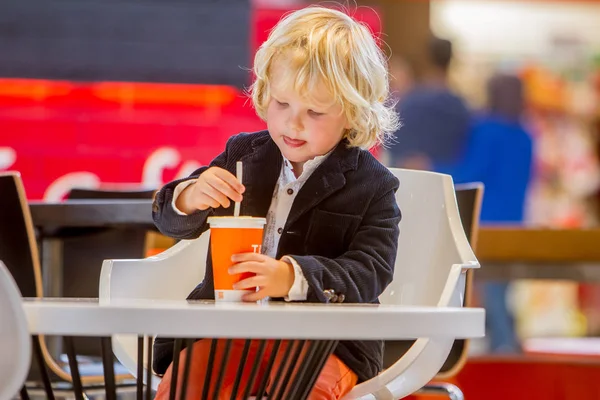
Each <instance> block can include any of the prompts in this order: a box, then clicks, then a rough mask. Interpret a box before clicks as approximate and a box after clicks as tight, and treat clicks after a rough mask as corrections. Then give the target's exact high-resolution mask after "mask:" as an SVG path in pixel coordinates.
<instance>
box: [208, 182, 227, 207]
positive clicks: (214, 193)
mask: <svg viewBox="0 0 600 400" xmlns="http://www.w3.org/2000/svg"><path fill="white" fill-rule="evenodd" d="M202 190H203V192H204V193H205V194H207V195H208V196H210V197H212V198H213V199H215V200H216V201H218V202H219V204H220V205H222V206H223V207H225V208H227V207H229V205H230V204H231V202H230V201H229V199H228V198H227V196H225V195H224V194H223V193H221V192H220V191H219V190H218V189H215V188H214V187H213V186H212V185H211V184H210V183H209V182H206V185H204V186H203V187H202Z"/></svg>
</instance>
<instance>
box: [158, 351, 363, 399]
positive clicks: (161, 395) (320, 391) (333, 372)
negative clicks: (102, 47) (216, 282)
mask: <svg viewBox="0 0 600 400" xmlns="http://www.w3.org/2000/svg"><path fill="white" fill-rule="evenodd" d="M211 342H212V340H210V339H204V340H200V341H197V342H195V343H194V347H193V350H192V360H191V364H190V375H189V379H188V387H187V396H186V397H185V398H186V400H187V399H194V400H196V399H200V398H201V397H202V389H203V387H204V379H205V376H206V366H207V365H208V357H209V354H210V346H211ZM224 342H225V341H224V340H218V345H217V351H216V355H215V359H214V363H213V365H214V366H215V368H214V369H213V371H212V375H211V388H210V392H209V398H212V393H213V392H214V385H215V381H216V380H217V376H218V374H219V367H220V366H221V363H222V360H223V356H224V354H223V353H224V352H225V343H224ZM244 342H245V341H244V340H233V341H232V344H231V349H230V353H229V362H228V363H227V368H226V370H225V374H224V378H223V381H222V384H221V389H220V393H219V399H229V398H230V397H231V394H232V392H233V386H234V382H235V377H236V374H237V369H238V365H239V361H240V360H241V355H242V352H243V349H244ZM251 343H252V344H251V345H250V350H249V352H248V356H247V358H246V360H247V361H246V365H247V367H246V368H244V372H243V374H242V378H241V383H240V388H244V387H246V386H247V384H248V381H249V379H250V373H251V370H252V368H251V366H252V365H254V362H255V360H256V358H257V353H258V349H259V342H258V341H255V340H253V341H252V342H251ZM273 346H274V341H271V340H269V341H268V342H267V345H266V347H265V352H264V355H263V357H262V361H261V363H260V367H259V370H258V374H257V376H256V379H255V381H254V382H255V384H254V387H253V389H252V393H251V395H255V394H256V392H257V391H258V385H259V383H260V382H261V380H262V378H263V377H264V374H265V373H266V371H265V370H266V368H267V364H268V361H269V356H270V355H271V353H272V352H273ZM287 346H289V342H288V341H282V342H281V346H280V347H279V350H278V352H277V355H276V357H275V363H274V364H273V368H272V369H271V371H272V372H271V375H270V376H269V381H268V385H267V392H268V393H273V392H274V391H275V390H277V388H273V387H272V384H273V383H274V382H275V381H276V374H277V372H278V371H279V366H280V365H281V362H282V360H281V359H282V358H283V355H284V353H285V349H286V348H287ZM293 352H294V349H292V354H293ZM186 354H187V349H184V350H183V351H182V352H181V355H180V358H179V371H178V378H177V380H178V383H177V396H176V398H179V396H180V393H179V391H180V390H181V381H182V377H183V369H184V366H185V359H186ZM292 365H295V364H292ZM296 367H297V366H296ZM172 368H173V365H172V364H171V366H170V367H169V368H168V369H167V372H166V373H165V375H164V377H163V379H162V381H161V382H160V385H159V386H158V391H157V393H156V398H155V400H167V399H168V398H169V390H170V387H171V374H172V372H173V371H172ZM283 379H284V378H283V377H281V378H280V382H279V383H280V384H281V381H282V380H283ZM357 379H358V378H357V376H356V374H355V373H354V372H352V371H351V370H350V369H349V368H348V367H347V366H346V365H345V364H344V363H343V362H342V361H340V359H339V358H337V357H336V356H335V355H331V356H330V357H329V359H328V360H327V362H326V363H325V367H324V368H323V370H322V371H321V374H320V375H319V377H318V379H317V381H316V383H315V386H314V388H313V390H312V391H311V393H310V395H309V397H308V398H309V400H334V399H340V398H341V397H342V396H344V395H345V394H346V393H348V392H349V391H350V390H351V389H352V388H353V387H354V386H355V385H356V382H357ZM278 386H279V385H278ZM242 396H243V393H241V389H240V390H238V394H237V396H236V399H242Z"/></svg>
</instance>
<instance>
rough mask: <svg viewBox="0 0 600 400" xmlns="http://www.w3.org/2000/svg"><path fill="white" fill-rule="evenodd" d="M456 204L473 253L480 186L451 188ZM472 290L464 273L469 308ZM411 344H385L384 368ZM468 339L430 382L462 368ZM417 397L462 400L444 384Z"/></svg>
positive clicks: (455, 346) (470, 276) (457, 342)
mask: <svg viewBox="0 0 600 400" xmlns="http://www.w3.org/2000/svg"><path fill="white" fill-rule="evenodd" d="M455 194H456V202H457V204H458V211H459V214H460V220H461V223H462V226H463V229H464V230H465V234H466V235H467V239H468V240H469V243H470V245H471V247H472V248H473V250H475V249H476V244H477V243H476V242H477V235H478V231H479V215H480V211H481V202H482V200H483V184H480V183H470V184H462V185H455ZM472 290H473V271H472V270H469V271H468V272H467V277H466V283H465V306H467V307H468V306H469V305H470V303H471V298H472ZM413 343H414V341H409V340H402V341H386V342H385V350H384V361H383V364H384V365H383V366H384V368H388V367H389V366H391V365H392V364H393V363H394V362H396V361H397V360H398V359H400V357H401V356H402V355H403V354H404V353H406V352H407V351H408V349H410V347H411V346H412V345H413ZM468 344H469V342H468V340H466V339H457V340H455V341H454V344H453V346H452V349H451V350H450V354H448V358H447V359H446V362H445V363H444V365H443V367H442V369H441V370H440V372H439V373H438V374H437V375H436V376H435V378H434V380H442V379H447V378H450V377H453V376H455V375H456V374H457V373H458V372H459V371H460V370H461V369H462V367H463V365H464V364H465V362H466V359H467V355H468ZM417 394H435V395H439V394H445V395H447V396H448V397H449V398H450V399H452V400H460V399H463V394H462V392H461V391H460V389H459V388H457V387H456V386H454V385H451V384H447V383H440V384H436V383H430V384H428V385H426V386H425V387H423V388H422V389H421V390H420V391H418V392H417Z"/></svg>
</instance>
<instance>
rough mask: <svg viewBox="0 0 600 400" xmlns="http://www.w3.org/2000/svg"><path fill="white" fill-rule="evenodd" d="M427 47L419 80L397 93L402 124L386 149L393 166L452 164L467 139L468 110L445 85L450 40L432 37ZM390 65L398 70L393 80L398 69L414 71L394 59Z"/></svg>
mask: <svg viewBox="0 0 600 400" xmlns="http://www.w3.org/2000/svg"><path fill="white" fill-rule="evenodd" d="M428 50H429V64H430V67H429V68H428V69H427V71H426V72H425V74H424V77H423V79H422V81H421V82H419V83H415V84H411V85H410V87H409V88H405V90H401V91H399V92H400V93H397V94H398V96H399V100H398V103H397V106H396V110H397V111H398V113H399V115H400V119H401V123H402V126H401V128H400V129H399V130H398V131H397V132H396V135H395V142H394V143H393V144H392V145H391V147H390V148H389V150H388V154H389V157H390V161H389V164H390V165H391V166H393V167H400V168H418V167H415V165H416V164H417V163H418V161H419V160H429V161H430V162H431V163H433V164H434V165H441V166H445V167H449V166H452V165H454V164H455V163H456V162H457V161H458V160H459V158H460V156H461V154H462V153H463V151H464V146H465V144H466V141H467V135H468V132H469V123H470V120H471V113H470V111H469V110H468V108H467V106H466V104H465V102H464V101H463V99H462V98H460V97H459V96H458V95H457V94H455V93H454V92H453V91H452V90H450V88H449V87H448V69H449V67H450V63H451V61H452V43H451V42H450V41H448V40H446V39H441V38H436V37H433V38H432V39H431V40H430V43H429V49H428ZM397 58H398V56H396V59H397ZM394 61H395V63H394ZM395 64H396V65H395ZM391 67H392V68H394V67H395V69H396V71H399V72H397V73H393V75H395V78H396V80H397V79H398V76H396V75H398V74H399V73H400V72H403V75H404V74H407V73H408V75H410V76H411V77H412V75H414V74H412V72H413V71H407V69H410V68H409V66H408V65H406V64H405V65H403V68H400V67H399V66H398V61H397V60H395V59H394V60H392V62H391ZM393 83H397V82H393ZM396 89H398V88H396ZM397 91H398V90H397Z"/></svg>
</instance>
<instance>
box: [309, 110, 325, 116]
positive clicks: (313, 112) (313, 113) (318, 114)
mask: <svg viewBox="0 0 600 400" xmlns="http://www.w3.org/2000/svg"><path fill="white" fill-rule="evenodd" d="M308 114H309V115H311V116H313V117H320V116H321V115H325V114H324V113H320V112H316V111H313V110H308Z"/></svg>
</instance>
